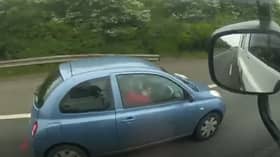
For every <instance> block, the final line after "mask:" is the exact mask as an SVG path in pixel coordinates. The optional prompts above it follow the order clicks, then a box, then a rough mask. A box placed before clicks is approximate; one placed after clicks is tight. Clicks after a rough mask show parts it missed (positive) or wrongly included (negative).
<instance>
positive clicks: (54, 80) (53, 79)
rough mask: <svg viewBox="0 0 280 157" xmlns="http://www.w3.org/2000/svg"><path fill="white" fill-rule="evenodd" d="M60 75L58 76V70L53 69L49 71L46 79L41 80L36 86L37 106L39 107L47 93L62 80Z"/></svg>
mask: <svg viewBox="0 0 280 157" xmlns="http://www.w3.org/2000/svg"><path fill="white" fill-rule="evenodd" d="M62 81H63V80H62V77H61V76H60V73H59V71H54V72H53V73H51V74H50V75H49V76H48V77H47V79H46V80H45V81H44V82H43V84H42V85H41V86H40V87H39V88H38V90H37V93H35V95H36V96H37V100H36V102H35V105H36V107H37V108H41V107H42V106H43V104H44V102H45V100H46V99H47V97H48V96H49V94H50V93H51V92H52V91H53V90H54V89H55V88H56V87H57V86H58V85H59V84H60V83H61V82H62Z"/></svg>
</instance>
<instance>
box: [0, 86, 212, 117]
mask: <svg viewBox="0 0 280 157" xmlns="http://www.w3.org/2000/svg"><path fill="white" fill-rule="evenodd" d="M208 87H209V88H216V87H218V86H217V85H216V84H210V85H208ZM30 117H31V114H30V113H20V114H9V115H0V120H9V119H28V118H30Z"/></svg>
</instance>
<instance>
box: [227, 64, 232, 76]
mask: <svg viewBox="0 0 280 157" xmlns="http://www.w3.org/2000/svg"><path fill="white" fill-rule="evenodd" d="M228 74H229V76H231V74H232V64H230V67H229V72H228Z"/></svg>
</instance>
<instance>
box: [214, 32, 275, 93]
mask: <svg viewBox="0 0 280 157" xmlns="http://www.w3.org/2000/svg"><path fill="white" fill-rule="evenodd" d="M213 55H214V71H215V77H216V79H217V81H218V82H220V84H222V85H223V86H225V87H227V88H230V89H233V90H235V91H241V92H250V93H273V92H276V91H278V90H279V89H280V37H279V36H277V35H274V34H265V33H246V34H245V33H244V34H230V35H225V36H221V37H220V38H218V39H217V40H216V43H215V47H214V54H213Z"/></svg>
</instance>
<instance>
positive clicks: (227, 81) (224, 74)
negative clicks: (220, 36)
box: [214, 48, 242, 90]
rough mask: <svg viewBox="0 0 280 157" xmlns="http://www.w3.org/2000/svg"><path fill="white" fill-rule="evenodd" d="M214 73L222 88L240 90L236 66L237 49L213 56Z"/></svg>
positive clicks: (239, 77)
mask: <svg viewBox="0 0 280 157" xmlns="http://www.w3.org/2000/svg"><path fill="white" fill-rule="evenodd" d="M214 71H215V74H216V78H217V80H218V81H219V82H222V84H223V85H224V86H227V87H230V88H231V89H235V90H240V89H241V88H242V83H241V76H240V74H239V70H238V65H237V48H231V49H228V50H225V51H222V52H220V53H215V55H214Z"/></svg>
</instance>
